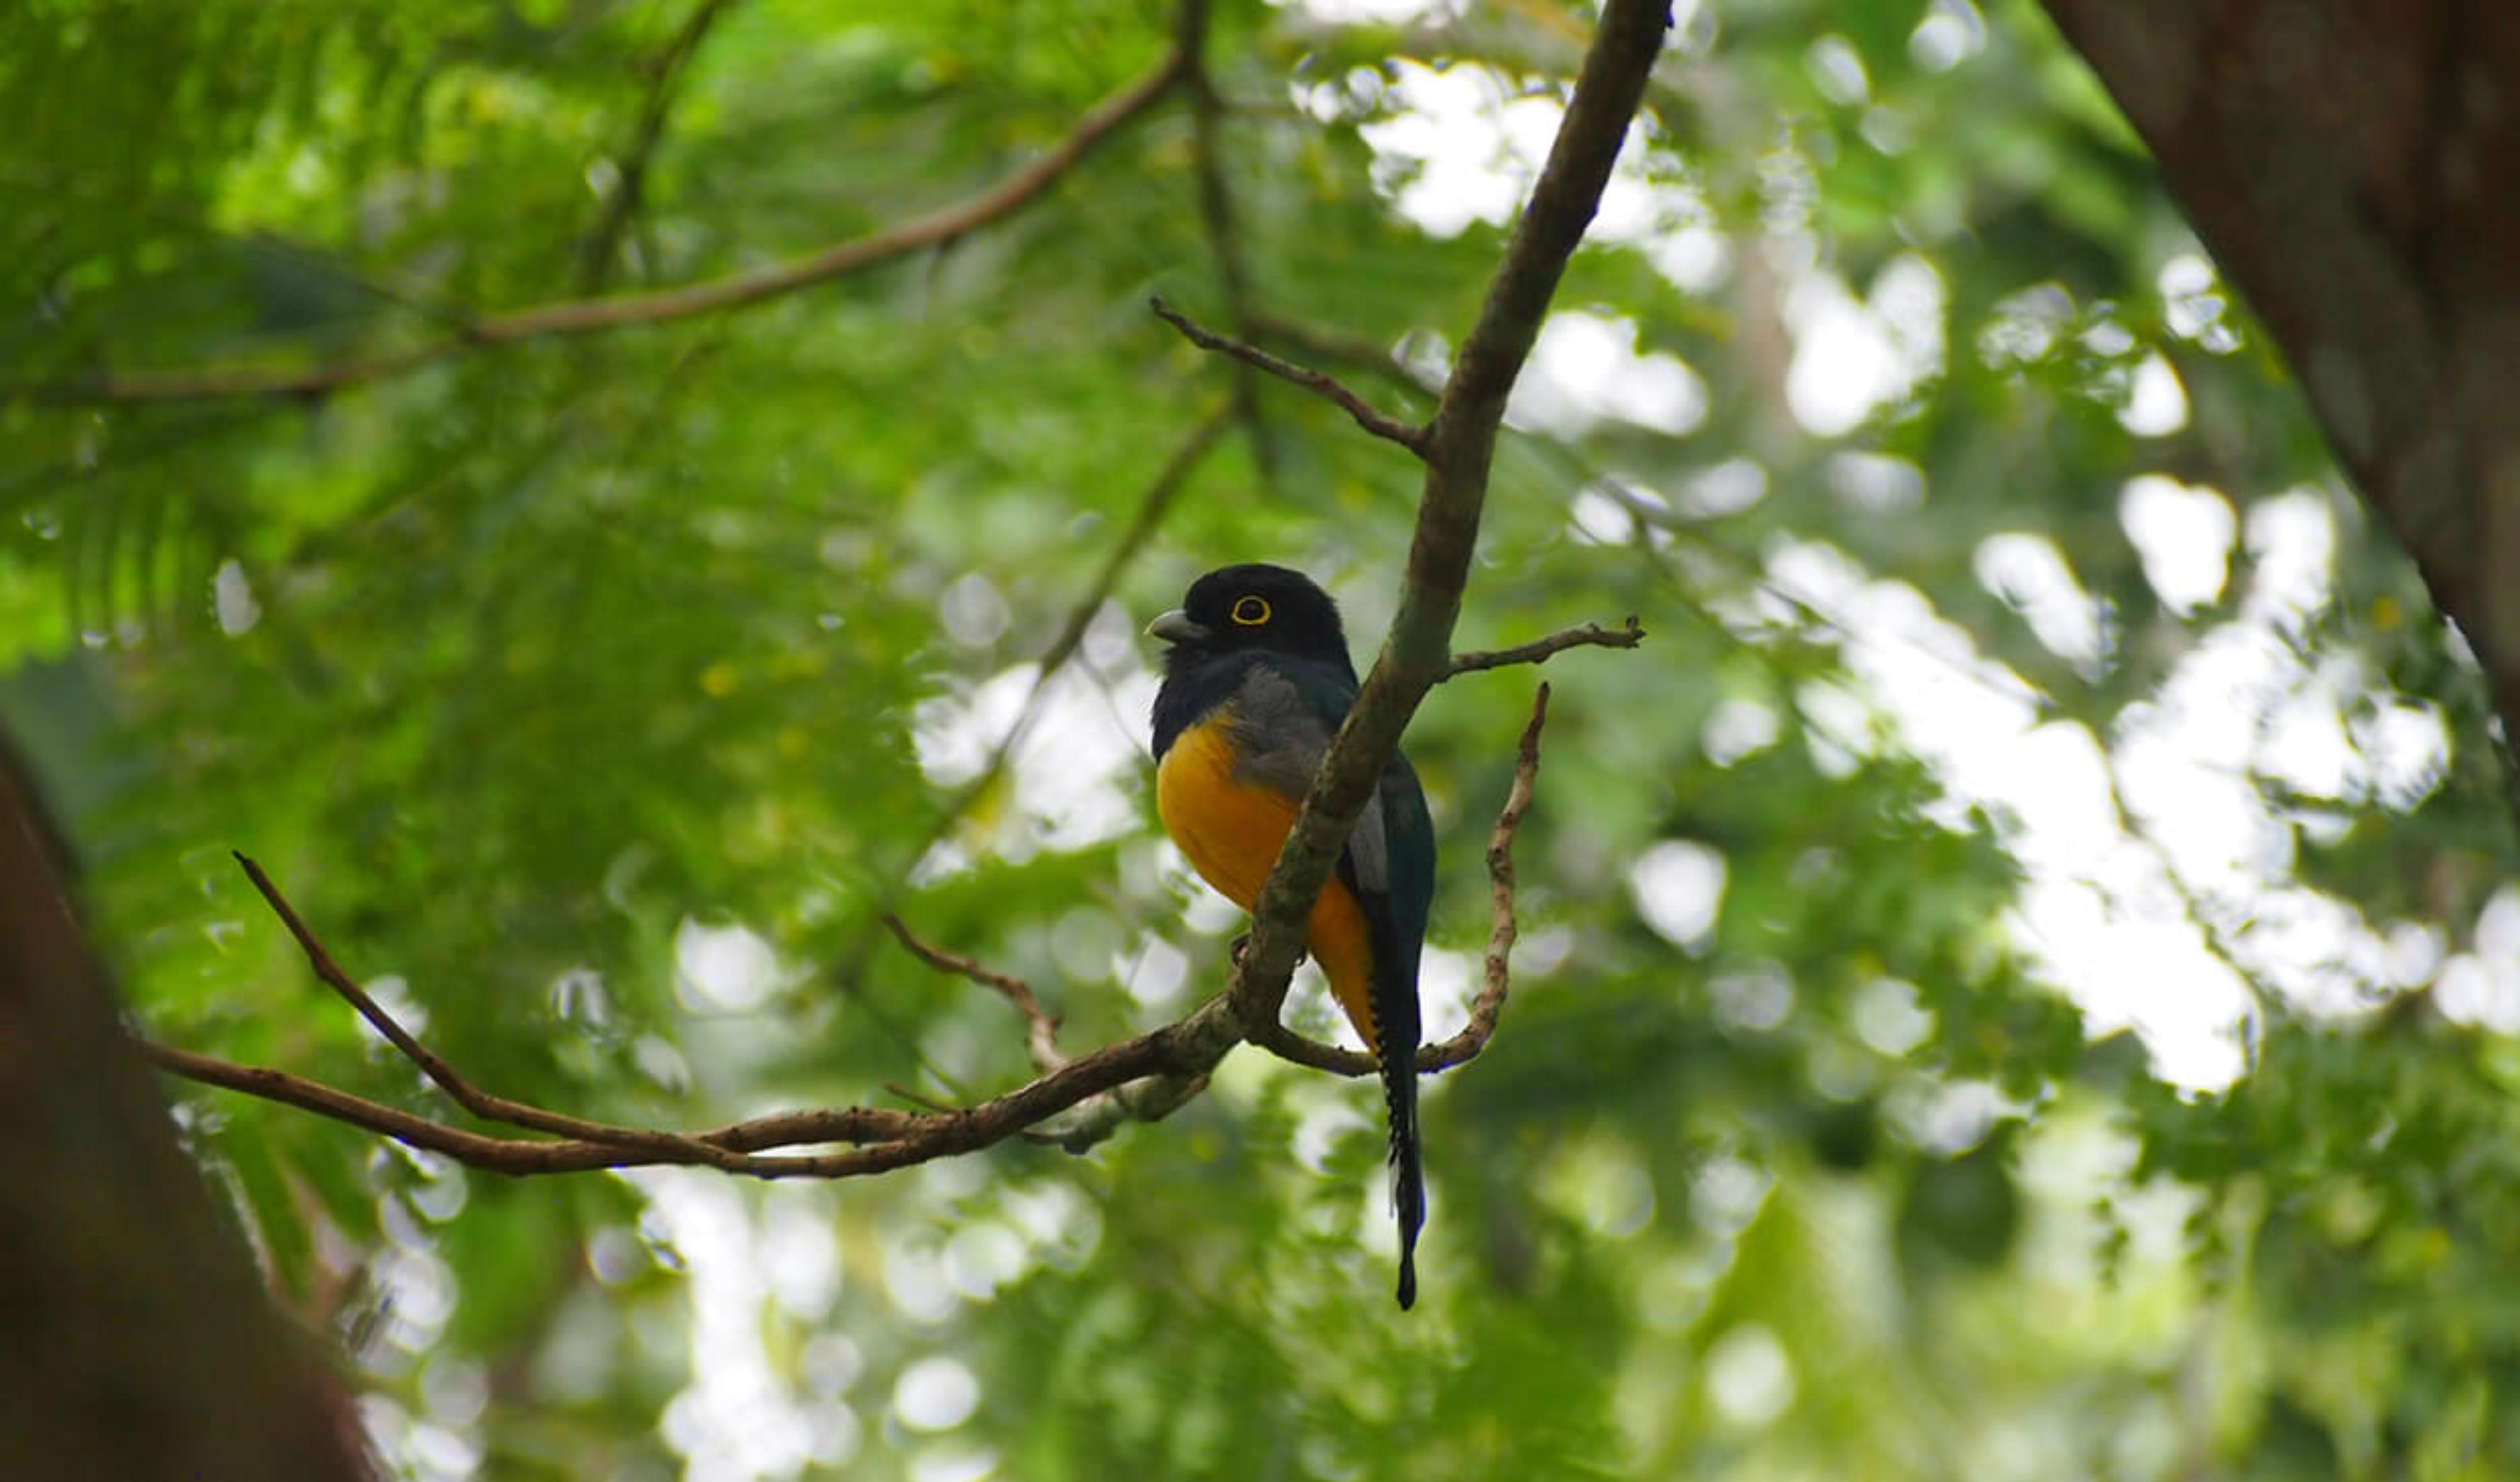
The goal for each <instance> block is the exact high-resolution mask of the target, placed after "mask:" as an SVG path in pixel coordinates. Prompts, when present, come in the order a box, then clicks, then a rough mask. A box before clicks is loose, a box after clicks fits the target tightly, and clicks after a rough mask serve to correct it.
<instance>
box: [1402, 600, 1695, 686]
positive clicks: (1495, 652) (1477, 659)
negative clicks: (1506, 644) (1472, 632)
mask: <svg viewBox="0 0 2520 1482" xmlns="http://www.w3.org/2000/svg"><path fill="white" fill-rule="evenodd" d="M1644 641H1645V630H1644V629H1643V627H1641V626H1639V625H1638V622H1637V615H1636V614H1635V613H1633V612H1631V613H1629V614H1628V625H1627V626H1626V627H1624V628H1604V627H1602V626H1601V625H1600V624H1599V623H1586V624H1585V625H1584V626H1582V627H1580V628H1568V629H1567V630H1565V631H1564V632H1562V633H1552V634H1550V635H1549V636H1548V637H1547V638H1541V639H1534V640H1533V641H1532V642H1530V643H1527V644H1518V645H1516V646H1515V647H1513V648H1510V649H1490V650H1485V651H1480V652H1476V653H1456V654H1454V655H1453V667H1452V668H1451V669H1450V670H1449V671H1447V672H1446V673H1445V675H1444V677H1445V678H1446V679H1454V678H1457V677H1459V676H1461V675H1463V674H1475V673H1477V672H1478V671H1479V670H1481V669H1502V668H1504V667H1506V666H1507V665H1508V664H1545V663H1547V662H1549V660H1550V659H1551V658H1553V657H1554V656H1555V655H1557V654H1560V653H1563V652H1565V651H1567V650H1569V649H1633V648H1635V647H1636V646H1637V645H1639V644H1641V643H1643V642H1644Z"/></svg>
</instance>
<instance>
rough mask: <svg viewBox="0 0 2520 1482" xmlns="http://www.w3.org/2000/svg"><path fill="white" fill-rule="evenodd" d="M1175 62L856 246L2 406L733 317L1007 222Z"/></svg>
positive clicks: (64, 389)
mask: <svg viewBox="0 0 2520 1482" xmlns="http://www.w3.org/2000/svg"><path fill="white" fill-rule="evenodd" d="M1182 68H1183V60H1182V53H1181V52H1180V51H1179V50H1178V49H1175V50H1171V51H1167V52H1166V53H1165V54H1164V57H1163V60H1162V61H1160V62H1158V63H1156V64H1155V66H1154V67H1152V68H1150V69H1148V72H1147V73H1146V74H1145V75H1144V76H1142V77H1140V78H1138V80H1136V81H1135V82H1132V83H1130V84H1129V85H1128V86H1126V87H1124V88H1122V89H1120V90H1119V91H1118V92H1116V93H1113V94H1112V95H1111V96H1109V97H1108V98H1105V99H1103V100H1102V102H1101V103H1099V104H1097V105H1095V107H1094V109H1093V110H1092V111H1091V112H1088V113H1086V115H1085V116H1084V117H1082V118H1080V119H1078V120H1077V122H1076V126H1075V127H1074V128H1073V129H1070V130H1069V131H1068V133H1067V135H1066V137H1064V138H1062V139H1060V140H1059V141H1058V142H1057V144H1054V145H1052V146H1051V147H1050V148H1049V149H1047V150H1045V151H1043V152H1042V153H1041V155H1040V156H1039V157H1036V158H1034V159H1032V160H1031V161H1029V162H1028V163H1026V164H1024V165H1022V166H1021V167H1019V168H1017V169H1016V170H1014V171H1013V172H1012V173H1011V174H1009V175H1008V176H1007V177H1006V178H1005V179H1003V180H1001V181H999V182H998V183H997V184H996V185H993V186H991V187H989V188H988V189H987V190H985V191H982V192H980V193H979V194H978V195H976V196H972V197H969V198H967V199H966V200H964V201H961V202H956V203H955V204H953V205H949V206H946V207H943V208H942V209H939V210H934V211H930V212H928V213H927V214H925V215H923V216H914V217H912V218H911V219H910V220H908V221H903V222H898V223H896V224H894V225H892V226H888V227H884V228H882V229H881V230H879V231H876V232H871V233H869V234H867V235H866V236H863V237H853V238H851V239H849V240H848V241H845V242H839V243H834V244H832V246H830V247H824V248H822V249H821V250H820V251H815V252H809V253H807V254H806V255H804V256H802V257H797V258H793V259H791V260H789V261H787V262H782V263H776V264H773V265H772V266H769V267H766V268H757V269H754V270H753V271H751V272H745V273H735V274H731V275H729V276H727V277H724V278H715V279H710V280H708V281H706V282H703V283H694V284H687V285H685V286H683V287H681V288H676V289H660V290H657V291H656V292H647V293H619V294H613V295H609V296H606V297H601V298H577V299H566V300H562V301H561V302H558V303H547V304H542V305H539V306H537V307H534V308H526V309H517V310H514V311H511V312H509V313H505V314H493V315H490V316H488V317H486V318H481V319H476V320H473V321H472V323H470V324H468V325H466V326H465V327H464V328H463V329H461V330H459V331H458V332H456V333H455V334H453V335H449V336H446V337H443V338H439V339H433V340H428V341H426V342H424V343H421V344H417V345H413V346H411V347H409V348H406V349H401V350H390V351H386V352H384V353H382V354H379V355H372V356H367V357H364V358H360V359H353V360H337V361H330V362H327V363H324V364H320V365H312V366H300V367H295V368H289V369H279V368H271V367H263V366H250V365H244V366H239V365H223V366H206V367H195V368H191V369H185V370H173V371H135V372H131V373H128V374H125V375H118V376H117V375H112V374H108V375H106V376H103V377H101V378H98V379H96V380H92V381H85V382H67V383H64V384H58V385H34V386H21V387H14V388H10V389H8V390H6V391H0V399H6V398H8V397H11V396H25V397H28V398H31V399H33V400H36V401H44V402H53V403H69V404H85V403H92V402H167V401H215V400H227V399H233V398H239V397H262V396H322V395H328V394H330V393H332V392H335V391H338V390H342V389H344V388H346V387H350V386H355V385H364V384H366V383H368V382H377V381H385V380H390V379H391V378H393V377H396V376H401V375H405V374H408V373H410V372H412V371H416V370H419V369H421V368H422V367H424V366H427V365H431V364H434V363H435V362H437V361H440V360H444V359H446V358H447V357H449V356H451V355H454V354H455V353H457V352H458V351H461V350H468V349H474V348H478V347H481V346H485V345H498V344H514V343H517V342H518V341H520V340H527V339H541V338H548V337H557V336H570V335H593V334H599V333H602V332H605V331H607V330H617V329H623V328H627V327H629V326H633V325H646V324H663V323H666V322H669V321H672V320H676V319H689V318H691V317H693V316H695V315H698V314H710V313H715V312H718V311H720V310H723V309H732V308H740V307H742V306H743V305H746V304H752V303H759V302H761V301H762V300H764V299H768V298H776V297H779V296H781V295H783V294H787V293H792V292H796V291H797V290H799V289H804V288H810V287H813V286H814V285H816V284H820V283H826V282H829V281H830V280H832V279H834V278H838V277H840V276H842V275H843V274H847V273H853V272H856V271H858V270H859V269H861V268H868V267H873V266H875V265H877V264H878V263H883V262H888V261H891V260H892V259H893V258H896V257H901V256H905V255H907V254H909V253H911V252H914V251H917V250H919V249H921V248H922V247H934V246H937V245H938V244H940V243H945V242H951V241H953V240H954V239H955V238H957V237H961V236H963V235H965V234H966V233H967V232H970V231H972V230H974V229H976V228H978V227H982V226H985V225H987V224H988V223H990V222H992V221H995V220H997V219H998V218H999V217H1002V216H1005V215H1008V214H1009V213H1011V212H1012V211H1013V210H1015V209H1016V208H1017V207H1019V206H1022V205H1024V204H1026V203H1027V202H1030V201H1031V200H1032V199H1033V198H1034V197H1036V196H1039V195H1040V194H1041V193H1042V192H1044V191H1046V190H1048V189H1049V188H1050V186H1051V185H1052V183H1053V182H1055V181H1057V179H1058V177H1059V176H1061V175H1063V174H1065V173H1067V171H1068V170H1069V169H1070V168H1072V167H1073V166H1074V165H1075V164H1076V163H1077V161H1079V160H1081V159H1083V158H1084V157H1086V155H1087V154H1088V153H1090V152H1091V151H1092V150H1093V149H1094V147H1095V146H1096V145H1098V144H1101V143H1102V141H1103V140H1104V139H1106V138H1108V137H1110V135H1111V134H1112V133H1114V132H1115V131H1117V130H1118V129H1119V127H1120V126H1121V125H1122V124H1124V123H1127V122H1128V121H1129V120H1130V119H1132V118H1135V117H1136V116H1138V115H1139V114H1140V113H1142V112H1146V111H1147V110H1148V108H1150V107H1152V106H1153V105H1154V104H1155V103H1156V102H1157V101H1158V100H1160V99H1161V98H1162V97H1163V96H1164V95H1165V94H1166V93H1168V92H1170V91H1171V90H1172V89H1173V87H1174V86H1175V85H1176V84H1178V83H1179V82H1180V81H1181V77H1182Z"/></svg>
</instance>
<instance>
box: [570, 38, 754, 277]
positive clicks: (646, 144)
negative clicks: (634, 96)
mask: <svg viewBox="0 0 2520 1482" xmlns="http://www.w3.org/2000/svg"><path fill="white" fill-rule="evenodd" d="M728 3H729V0H699V4H698V5H697V6H695V7H693V10H692V13H691V15H690V16H689V17H687V18H685V20H684V22H683V23H682V26H681V28H680V29H678V30H676V31H675V32H674V38H673V40H671V41H669V42H667V43H666V44H665V50H664V51H663V53H661V54H660V55H659V56H658V57H657V58H656V60H655V61H654V63H653V64H652V65H651V67H649V72H650V81H649V84H648V94H647V96H646V97H645V98H644V99H642V100H641V102H640V105H639V122H638V124H637V126H636V128H635V129H634V130H633V132H632V134H631V137H630V145H629V148H627V149H625V150H623V151H622V152H621V157H620V166H619V169H618V172H617V173H616V174H615V175H614V177H613V181H612V190H611V192H610V193H609V194H607V196H606V197H605V198H604V206H603V209H602V210H601V211H600V212H599V213H598V214H597V216H596V218H595V224H594V225H593V226H591V227H589V228H588V229H587V233H586V238H585V240H584V242H582V243H581V244H580V246H579V248H578V258H577V282H578V292H581V293H594V292H602V291H603V288H604V284H605V280H606V279H607V278H609V277H611V275H612V264H613V261H614V258H615V257H616V256H617V255H618V253H619V251H620V248H621V236H622V233H624V232H626V231H628V230H629V227H630V223H631V221H632V219H633V218H635V217H636V216H637V215H638V214H639V207H640V205H641V204H642V203H643V202H645V201H646V199H647V191H648V166H649V163H650V162H651V161H652V160H653V159H654V158H655V156H656V146H657V145H658V144H659V143H660V142H662V140H663V139H664V137H665V121H666V119H667V118H669V117H670V116H672V113H673V110H674V97H675V94H676V92H677V90H678V89H679V87H680V85H681V82H682V78H683V69H684V67H686V66H688V65H689V64H690V62H691V60H692V58H693V56H694V55H695V54H697V52H698V51H699V49H700V43H701V42H702V41H704V40H706V39H708V33H709V27H711V26H712V25H715V24H716V23H717V19H718V16H719V15H720V14H721V13H722V12H724V11H725V9H726V7H727V5H728Z"/></svg>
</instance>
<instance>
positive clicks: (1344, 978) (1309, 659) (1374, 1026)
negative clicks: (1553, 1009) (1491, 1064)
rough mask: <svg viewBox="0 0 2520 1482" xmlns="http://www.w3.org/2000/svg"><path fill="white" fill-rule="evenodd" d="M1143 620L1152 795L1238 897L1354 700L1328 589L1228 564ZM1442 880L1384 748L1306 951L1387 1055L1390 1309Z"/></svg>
mask: <svg viewBox="0 0 2520 1482" xmlns="http://www.w3.org/2000/svg"><path fill="white" fill-rule="evenodd" d="M1147 632H1148V634H1149V635H1150V636H1152V637H1155V638H1159V639H1162V640H1163V641H1164V642H1165V643H1166V644H1167V645H1169V646H1170V648H1169V649H1168V651H1166V652H1165V654H1164V682H1163V686H1162V688H1161V689H1159V690H1158V691H1156V692H1155V712H1154V732H1155V808H1156V811H1157V812H1158V813H1160V814H1161V815H1162V817H1163V821H1164V831H1165V832H1166V833H1169V834H1171V835H1172V838H1173V842H1174V843H1176V844H1179V845H1180V846H1181V851H1182V853H1183V854H1185V855H1187V856H1189V858H1190V862H1191V865H1192V866H1193V868H1194V869H1196V870H1197V871H1198V873H1199V875H1200V876H1201V877H1203V878H1204V879H1206V881H1207V882H1208V883H1209V884H1211V885H1214V886H1215V887H1216V888H1217V890H1218V891H1220V892H1221V893H1223V894H1224V895H1225V896H1226V898H1227V899H1229V900H1231V901H1233V902H1234V903H1235V904H1236V905H1238V906H1240V907H1241V908H1242V909H1243V910H1245V911H1248V910H1250V909H1251V908H1252V903H1253V902H1254V901H1256V900H1258V899H1259V896H1260V887H1261V885H1262V884H1264V883H1265V882H1266V881H1267V880H1268V878H1269V872H1270V871H1271V870H1272V869H1273V868H1275V866H1276V865H1277V863H1278V851H1279V850H1280V849H1281V848H1283V847H1284V845H1285V842H1286V834H1287V832H1288V831H1290V830H1291V829H1293V828H1294V826H1295V813H1296V810H1297V809H1298V808H1299V807H1301V806H1302V804H1303V800H1304V793H1305V791H1306V790H1307V789H1308V788H1309V787H1310V786H1312V781H1313V773H1314V772H1315V771H1316V770H1318V769H1319V767H1320V766H1321V761H1322V756H1323V754H1324V753H1325V752H1327V751H1328V749H1329V743H1330V737H1331V736H1332V735H1333V734H1335V733H1336V732H1337V730H1338V727H1339V722H1340V721H1342V720H1344V719H1346V717H1347V710H1348V706H1349V705H1350V704H1351V703H1353V702H1354V701H1355V699H1356V692H1357V682H1356V666H1355V665H1354V664H1353V663H1352V662H1350V661H1349V658H1348V652H1347V636H1346V634H1345V633H1344V632H1342V631H1341V630H1340V627H1339V615H1338V607H1337V606H1336V605H1334V604H1333V603H1332V602H1331V601H1330V599H1329V594H1328V593H1327V592H1324V591H1323V590H1322V589H1321V588H1319V587H1317V586H1315V585H1313V583H1312V582H1311V580H1310V579H1308V578H1307V577H1305V576H1304V575H1303V573H1301V572H1299V571H1289V570H1287V569H1286V568H1285V567H1283V566H1269V565H1242V566H1227V567H1224V568H1223V569H1221V570H1216V571H1210V572H1208V573H1207V574H1206V575H1205V576H1202V577H1200V578H1199V579H1198V580H1197V581H1195V582H1193V583H1192V584H1191V589H1190V595H1189V596H1187V597H1185V598H1184V599H1183V600H1182V605H1181V606H1179V607H1178V608H1175V609H1174V610H1172V611H1170V612H1167V613H1165V614H1164V615H1162V616H1161V617H1158V618H1156V619H1155V620H1154V621H1153V622H1152V623H1150V624H1148V628H1147ZM1434 893H1435V826H1434V823H1433V821H1432V820H1431V819H1429V818H1428V817H1427V814H1426V795H1425V793H1423V792H1422V791H1420V790H1419V789H1418V774H1417V773H1416V772H1414V771H1412V770H1411V769H1410V766H1409V760H1408V758H1406V757H1404V756H1400V755H1398V754H1396V753H1395V754H1394V755H1393V756H1392V758H1391V762H1390V764H1389V765H1388V766H1386V767H1384V768H1383V770H1382V781H1381V782H1380V783H1379V784H1378V785H1377V786H1375V788H1374V792H1373V798H1372V799H1371V800H1369V801H1368V802H1367V803H1366V805H1365V812H1364V813H1363V814H1362V815H1360V816H1359V817H1358V819H1357V821H1356V829H1355V831H1354V832H1352V833H1350V834H1349V835H1348V840H1347V846H1346V848H1344V849H1343V850H1341V851H1340V853H1339V858H1338V867H1337V870H1336V871H1335V873H1334V874H1332V876H1330V879H1329V881H1328V883H1327V884H1325V885H1324V886H1323V887H1322V893H1321V896H1320V898H1319V899H1318V900H1316V901H1315V902H1314V904H1313V913H1312V917H1311V919H1310V921H1308V922H1307V926H1306V932H1305V937H1304V949H1305V951H1307V952H1308V953H1310V954H1311V955H1312V959H1313V961H1314V962H1316V963H1319V964H1320V965H1321V967H1322V974H1323V976H1325V977H1327V978H1328V979H1329V984H1330V993H1331V995H1332V996H1333V997H1335V998H1336V999H1337V1000H1338V1006H1339V1008H1340V1010H1342V1011H1344V1012H1345V1013H1346V1014H1347V1018H1348V1022H1349V1023H1351V1024H1353V1025H1355V1026H1356V1032H1357V1034H1358V1035H1359V1036H1361V1037H1362V1038H1363V1039H1364V1040H1365V1043H1366V1045H1367V1047H1368V1048H1370V1049H1371V1050H1372V1051H1373V1055H1374V1058H1375V1059H1376V1060H1377V1061H1379V1062H1380V1064H1381V1068H1382V1095H1383V1102H1384V1106H1385V1109H1386V1110H1387V1112H1388V1113H1389V1117H1390V1126H1391V1144H1390V1163H1391V1174H1392V1204H1393V1208H1394V1211H1395V1213H1396V1214H1397V1215H1398V1216H1399V1221H1400V1305H1401V1306H1402V1307H1407V1306H1409V1305H1410V1304H1411V1303H1413V1302H1415V1301H1416V1300H1417V1299H1418V1265H1417V1249H1418V1230H1419V1228H1420V1227H1422V1226H1423V1225H1424V1224H1425V1223H1426V1176H1425V1171H1424V1165H1423V1163H1422V1162H1421V1160H1420V1154H1419V1150H1418V1067H1417V1059H1418V951H1419V949H1420V947H1422V946H1423V945H1424V942H1425V939H1426V909H1427V903H1428V902H1429V900H1431V899H1432V897H1433V896H1434Z"/></svg>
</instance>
